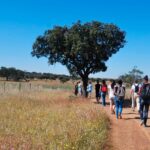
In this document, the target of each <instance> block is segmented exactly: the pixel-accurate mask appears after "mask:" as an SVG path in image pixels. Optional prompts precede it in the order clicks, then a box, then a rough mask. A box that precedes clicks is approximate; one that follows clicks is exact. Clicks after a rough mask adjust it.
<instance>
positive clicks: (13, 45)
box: [0, 0, 150, 78]
mask: <svg viewBox="0 0 150 150" xmlns="http://www.w3.org/2000/svg"><path fill="white" fill-rule="evenodd" d="M149 6H150V1H149V0H13V1H12V0H5V1H4V0H0V66H6V67H16V68H19V69H22V70H27V71H37V72H51V73H58V74H59V73H61V74H62V73H63V74H68V71H67V69H66V68H65V67H63V66H61V65H60V64H56V65H54V66H49V65H48V63H47V60H46V59H45V58H41V59H37V58H33V57H32V56H31V54H30V53H31V51H32V44H33V42H34V41H35V39H36V37H37V36H38V35H42V34H43V33H44V31H45V30H47V29H49V28H52V27H53V26H55V25H68V26H70V25H71V24H72V23H74V22H76V21H77V20H81V21H82V22H87V21H92V20H97V21H101V22H105V23H114V24H116V25H118V26H119V27H120V28H121V29H122V30H124V31H126V34H127V35H126V40H127V43H126V45H125V47H124V48H123V49H120V51H119V52H118V53H117V54H116V55H113V57H111V58H110V59H109V61H108V62H107V66H108V69H107V71H106V72H105V73H98V74H95V75H92V76H93V77H113V78H116V77H118V76H119V75H121V74H124V73H127V72H128V71H129V70H131V69H132V68H133V66H138V68H139V69H141V70H142V71H144V73H145V74H148V75H150V69H149V64H150V63H149V59H150V50H149V48H150V41H149V40H150V9H149Z"/></svg>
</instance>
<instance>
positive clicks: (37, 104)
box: [0, 90, 109, 150]
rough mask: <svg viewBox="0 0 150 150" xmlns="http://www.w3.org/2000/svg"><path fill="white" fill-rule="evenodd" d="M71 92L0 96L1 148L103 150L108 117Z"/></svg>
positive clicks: (24, 149)
mask: <svg viewBox="0 0 150 150" xmlns="http://www.w3.org/2000/svg"><path fill="white" fill-rule="evenodd" d="M69 95H70V93H69V92H64V91H57V90H55V91H51V92H46V91H45V92H35V93H33V92H28V93H21V94H19V95H18V94H17V95H13V96H12V95H10V96H8V95H7V96H2V97H1V98H0V112H1V113H0V149H2V150H5V149H6V150H8V149H20V150H30V149H31V150H32V149H36V150H38V149H43V150H45V149H48V150H101V149H104V147H105V144H106V140H107V135H108V125H109V120H108V118H107V116H106V115H105V114H104V113H103V112H101V111H99V109H98V107H96V106H95V105H94V104H92V103H90V102H89V101H87V100H83V99H81V100H69V98H68V97H69Z"/></svg>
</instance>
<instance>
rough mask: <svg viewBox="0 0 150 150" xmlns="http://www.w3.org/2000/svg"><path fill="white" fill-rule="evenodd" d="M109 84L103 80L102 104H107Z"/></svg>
mask: <svg viewBox="0 0 150 150" xmlns="http://www.w3.org/2000/svg"><path fill="white" fill-rule="evenodd" d="M107 91H108V89H107V84H106V81H105V80H103V81H102V87H101V97H102V105H103V106H106V94H107Z"/></svg>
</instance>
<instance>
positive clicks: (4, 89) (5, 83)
mask: <svg viewBox="0 0 150 150" xmlns="http://www.w3.org/2000/svg"><path fill="white" fill-rule="evenodd" d="M5 91H6V82H4V93H5Z"/></svg>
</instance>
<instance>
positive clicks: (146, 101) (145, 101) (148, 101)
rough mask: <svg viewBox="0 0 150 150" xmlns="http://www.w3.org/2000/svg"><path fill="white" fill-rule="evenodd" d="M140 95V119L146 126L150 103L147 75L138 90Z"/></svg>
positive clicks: (149, 84) (149, 87)
mask: <svg viewBox="0 0 150 150" xmlns="http://www.w3.org/2000/svg"><path fill="white" fill-rule="evenodd" d="M140 97H141V99H142V100H141V112H140V116H141V119H142V122H141V125H143V124H144V126H145V127H147V119H148V111H149V105H150V83H149V82H148V76H147V75H146V76H145V77H144V83H143V86H142V88H141V91H140Z"/></svg>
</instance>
